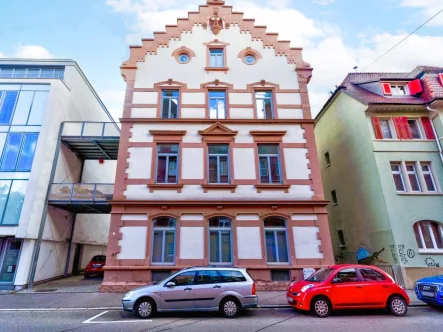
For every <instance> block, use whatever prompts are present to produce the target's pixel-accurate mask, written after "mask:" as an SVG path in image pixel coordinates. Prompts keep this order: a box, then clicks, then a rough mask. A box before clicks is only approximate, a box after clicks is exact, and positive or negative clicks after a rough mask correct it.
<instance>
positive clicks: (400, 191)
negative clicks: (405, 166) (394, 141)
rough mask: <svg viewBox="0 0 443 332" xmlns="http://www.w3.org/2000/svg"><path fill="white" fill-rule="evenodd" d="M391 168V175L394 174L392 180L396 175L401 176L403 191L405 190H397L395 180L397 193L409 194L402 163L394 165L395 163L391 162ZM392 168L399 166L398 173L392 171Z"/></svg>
mask: <svg viewBox="0 0 443 332" xmlns="http://www.w3.org/2000/svg"><path fill="white" fill-rule="evenodd" d="M390 166H391V174H392V178H393V179H394V174H395V175H397V174H398V175H400V179H401V182H402V184H403V189H404V190H397V186H395V180H394V186H395V189H396V191H397V192H398V193H404V192H407V191H408V188H407V186H406V182H405V178H404V176H403V171H402V167H401V163H393V162H391V164H390ZM392 166H397V167H398V171H394V170H392Z"/></svg>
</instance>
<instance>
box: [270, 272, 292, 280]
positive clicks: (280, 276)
mask: <svg viewBox="0 0 443 332" xmlns="http://www.w3.org/2000/svg"><path fill="white" fill-rule="evenodd" d="M271 280H272V281H290V280H291V279H290V278H289V270H271Z"/></svg>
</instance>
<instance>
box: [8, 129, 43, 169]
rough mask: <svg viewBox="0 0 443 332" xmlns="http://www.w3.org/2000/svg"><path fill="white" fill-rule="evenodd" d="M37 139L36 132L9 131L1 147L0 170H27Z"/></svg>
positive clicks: (29, 167)
mask: <svg viewBox="0 0 443 332" xmlns="http://www.w3.org/2000/svg"><path fill="white" fill-rule="evenodd" d="M37 141H38V134H36V133H26V134H23V133H10V134H9V135H8V139H7V143H6V146H5V147H4V149H3V156H2V160H1V166H0V170H1V171H23V172H29V171H30V170H31V167H32V161H33V159H34V153H35V149H36V146H37Z"/></svg>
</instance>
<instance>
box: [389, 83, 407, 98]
mask: <svg viewBox="0 0 443 332" xmlns="http://www.w3.org/2000/svg"><path fill="white" fill-rule="evenodd" d="M406 89H407V87H406V85H398V84H397V85H391V91H392V95H393V96H404V95H407V92H406Z"/></svg>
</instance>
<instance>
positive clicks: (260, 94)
mask: <svg viewBox="0 0 443 332" xmlns="http://www.w3.org/2000/svg"><path fill="white" fill-rule="evenodd" d="M255 103H256V107H257V119H273V118H274V107H273V105H272V91H256V92H255Z"/></svg>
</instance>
